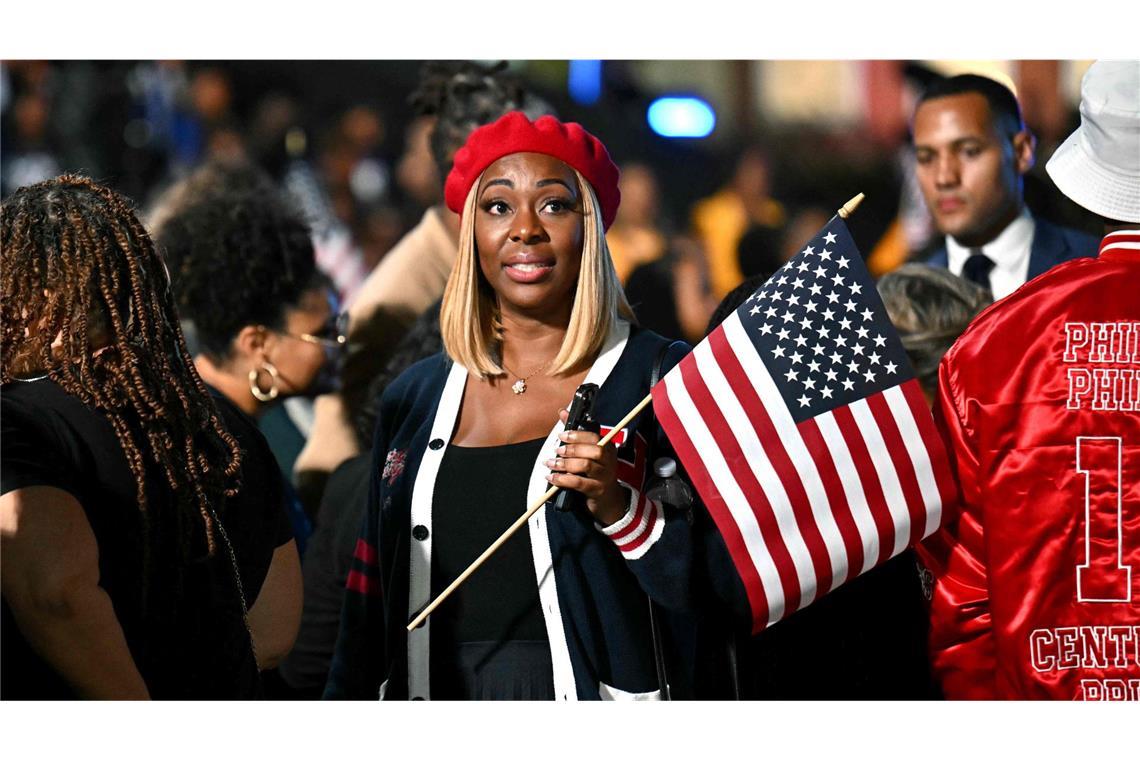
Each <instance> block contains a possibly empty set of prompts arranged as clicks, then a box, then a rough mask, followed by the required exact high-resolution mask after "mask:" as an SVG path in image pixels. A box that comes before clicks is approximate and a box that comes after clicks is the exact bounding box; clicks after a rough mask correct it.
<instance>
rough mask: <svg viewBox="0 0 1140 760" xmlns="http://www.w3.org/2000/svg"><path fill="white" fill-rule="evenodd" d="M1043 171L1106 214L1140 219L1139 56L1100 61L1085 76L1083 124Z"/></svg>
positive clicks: (1082, 202) (1074, 197) (1087, 205)
mask: <svg viewBox="0 0 1140 760" xmlns="http://www.w3.org/2000/svg"><path fill="white" fill-rule="evenodd" d="M1045 171H1047V172H1048V173H1049V176H1050V177H1052V178H1053V181H1054V182H1055V183H1056V184H1057V187H1058V188H1060V190H1061V192H1062V193H1064V194H1065V195H1067V196H1069V198H1071V199H1072V200H1074V201H1075V202H1077V203H1078V204H1080V205H1081V206H1084V207H1085V208H1087V209H1088V210H1089V211H1092V212H1093V213H1095V214H1099V215H1100V216H1103V217H1105V218H1107V219H1114V220H1117V221H1121V222H1140V61H1097V62H1095V63H1094V64H1093V65H1092V66H1090V67H1089V70H1088V71H1086V72H1085V76H1084V79H1082V80H1081V126H1079V127H1077V130H1076V131H1075V132H1073V134H1071V135H1069V137H1068V139H1067V140H1065V142H1063V143H1062V144H1061V147H1059V148H1057V151H1056V152H1055V153H1054V154H1053V157H1052V158H1050V159H1049V163H1047V164H1046V165H1045Z"/></svg>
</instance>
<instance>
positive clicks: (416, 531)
mask: <svg viewBox="0 0 1140 760" xmlns="http://www.w3.org/2000/svg"><path fill="white" fill-rule="evenodd" d="M428 535H429V533H428V529H427V526H426V525H417V526H416V527H414V528H412V538H414V539H416V540H417V541H427V537H428Z"/></svg>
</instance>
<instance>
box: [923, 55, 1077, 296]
mask: <svg viewBox="0 0 1140 760" xmlns="http://www.w3.org/2000/svg"><path fill="white" fill-rule="evenodd" d="M913 133H914V152H915V161H916V172H917V176H918V181H919V185H920V187H921V188H922V193H923V197H924V198H925V199H926V205H927V206H928V207H929V208H930V213H931V214H932V215H933V216H934V221H935V223H936V224H937V225H938V229H939V231H940V232H942V233H943V234H944V235H945V236H946V243H945V246H944V247H943V248H940V249H939V250H937V251H935V253H934V254H933V255H932V256H931V257H930V259H929V261H928V263H929V264H932V265H934V266H943V267H948V268H949V269H950V271H951V272H953V273H954V274H956V275H959V276H961V277H964V278H965V279H967V280H970V281H972V282H975V283H977V284H979V285H982V286H984V287H987V288H989V289H990V290H991V291H992V292H993V295H994V298H995V299H996V298H1004V297H1005V296H1007V295H1009V294H1010V293H1012V292H1013V291H1014V290H1016V289H1017V288H1019V287H1021V286H1022V285H1023V284H1024V283H1025V282H1026V281H1027V280H1031V279H1033V278H1034V277H1036V276H1037V275H1039V274H1041V273H1043V272H1045V271H1046V270H1048V269H1049V268H1050V267H1052V266H1054V265H1056V264H1059V263H1061V262H1062V261H1068V260H1069V259H1074V258H1079V257H1083V256H1095V255H1096V251H1097V243H1098V241H1097V240H1096V238H1094V237H1092V236H1091V235H1086V234H1084V233H1081V232H1077V231H1076V230H1071V229H1066V228H1064V227H1058V226H1057V225H1054V224H1050V223H1049V222H1047V221H1045V220H1044V219H1039V218H1034V217H1033V215H1032V214H1030V213H1029V210H1028V209H1027V208H1026V207H1025V201H1024V198H1023V195H1022V190H1023V187H1022V177H1023V176H1024V175H1025V173H1026V172H1028V171H1029V170H1030V169H1032V168H1033V162H1034V150H1035V147H1036V140H1035V139H1034V137H1033V134H1032V133H1031V132H1030V131H1029V130H1028V129H1027V128H1026V126H1025V123H1024V122H1023V121H1022V118H1021V108H1020V107H1019V106H1018V103H1017V99H1016V98H1015V97H1014V95H1013V93H1012V92H1010V91H1009V89H1008V88H1007V87H1005V86H1003V85H1001V84H999V83H998V82H996V81H994V80H993V79H988V78H986V77H982V76H977V75H974V74H965V75H961V76H956V77H951V78H949V79H944V80H941V81H939V82H936V83H934V84H933V85H931V86H930V87H929V88H927V90H926V91H925V92H924V93H923V95H922V97H921V99H920V100H919V103H918V107H917V109H916V110H915V114H914V130H913Z"/></svg>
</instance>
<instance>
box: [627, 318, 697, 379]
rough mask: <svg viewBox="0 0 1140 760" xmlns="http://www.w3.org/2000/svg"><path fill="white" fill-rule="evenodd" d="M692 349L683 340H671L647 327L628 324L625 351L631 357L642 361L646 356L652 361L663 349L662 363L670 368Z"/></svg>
mask: <svg viewBox="0 0 1140 760" xmlns="http://www.w3.org/2000/svg"><path fill="white" fill-rule="evenodd" d="M692 350H693V347H692V346H690V345H689V344H688V343H686V342H685V341H683V340H671V339H669V338H666V337H663V336H661V335H658V334H657V333H655V332H653V331H652V330H649V329H647V328H644V327H638V326H637V325H630V329H629V340H628V342H627V343H626V353H627V354H629V355H630V358H632V359H635V360H637V361H644V357H648V359H649V360H650V361H653V360H656V358H657V356H659V355H661V352H662V351H664V352H665V353H664V359H663V361H662V365H663V366H664V367H666V368H670V367H672V366H673V365H675V364H676V363H677V362H679V361H680V360H681V359H682V358H684V357H685V355H687V354H688V353H689V352H690V351H692Z"/></svg>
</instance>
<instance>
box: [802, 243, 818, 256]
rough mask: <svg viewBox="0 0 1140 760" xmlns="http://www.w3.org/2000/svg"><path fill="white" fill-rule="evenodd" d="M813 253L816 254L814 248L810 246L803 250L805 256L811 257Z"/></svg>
mask: <svg viewBox="0 0 1140 760" xmlns="http://www.w3.org/2000/svg"><path fill="white" fill-rule="evenodd" d="M813 253H815V249H814V248H812V247H811V246H810V245H809V246H808V247H807V248H805V249H804V250H803V254H804V256H811V255H812V254H813Z"/></svg>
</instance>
